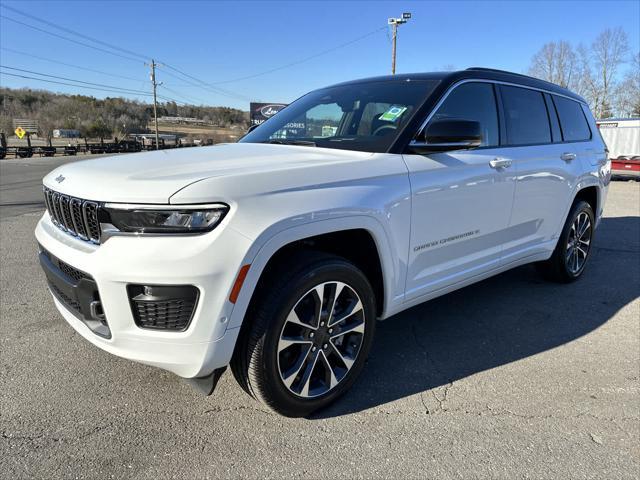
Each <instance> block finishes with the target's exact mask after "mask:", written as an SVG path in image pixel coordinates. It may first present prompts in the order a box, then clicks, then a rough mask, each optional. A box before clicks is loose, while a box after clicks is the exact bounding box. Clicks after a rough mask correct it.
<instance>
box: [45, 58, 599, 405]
mask: <svg viewBox="0 0 640 480" xmlns="http://www.w3.org/2000/svg"><path fill="white" fill-rule="evenodd" d="M609 180H610V163H609V162H608V160H607V157H606V154H605V146H604V144H603V142H602V140H601V137H600V135H598V134H597V133H596V125H595V122H594V119H593V116H592V115H591V113H590V111H589V109H588V107H587V104H586V103H585V101H584V100H583V99H582V98H581V97H579V96H578V95H576V94H574V93H572V92H570V91H568V90H565V89H563V88H560V87H558V86H556V85H552V84H550V83H546V82H542V81H539V80H535V79H533V78H530V77H526V76H522V75H517V74H512V73H508V72H502V71H495V70H489V69H481V68H472V69H468V70H465V71H460V72H453V73H426V74H413V75H395V76H389V77H379V78H370V79H365V80H358V81H353V82H348V83H342V84H339V85H335V86H332V87H327V88H323V89H320V90H317V91H314V92H311V93H309V94H307V95H305V96H303V97H301V98H300V99H298V100H297V101H295V102H294V103H292V104H291V105H289V106H288V107H286V108H284V109H283V110H282V111H280V112H279V113H277V114H276V115H275V116H273V117H272V118H270V119H269V120H267V121H266V122H265V123H263V124H262V125H260V126H259V127H258V128H255V129H254V130H252V131H250V132H249V133H248V134H247V135H246V136H245V137H244V138H242V139H241V140H240V141H239V143H235V144H224V145H215V146H211V147H202V148H198V149H189V150H173V151H154V152H145V153H136V154H131V155H122V156H114V157H108V158H101V159H95V160H88V161H82V162H77V163H72V164H67V165H64V166H62V167H60V168H58V169H56V170H55V171H53V172H52V173H50V174H49V175H47V176H46V177H45V178H44V195H45V199H46V205H47V212H46V213H45V214H44V216H43V217H42V219H41V220H40V222H39V223H38V226H37V228H36V232H35V233H36V237H37V240H38V243H39V246H40V262H41V264H42V267H43V269H44V272H45V274H46V278H47V281H48V285H49V288H50V290H51V293H52V295H53V299H54V302H55V305H56V307H57V308H58V310H59V311H60V312H61V314H62V315H63V316H64V318H65V319H66V320H67V322H68V323H69V324H71V326H72V327H73V328H74V329H76V330H77V331H78V332H79V333H80V334H81V335H82V336H83V337H84V338H86V339H87V340H89V341H90V342H92V343H93V344H94V345H96V346H98V347H100V348H102V349H104V350H106V351H108V352H111V353H113V354H115V355H118V356H121V357H125V358H128V359H131V360H135V361H138V362H142V363H145V364H148V365H154V366H157V367H160V368H163V369H166V370H169V371H171V372H173V373H175V374H176V375H179V376H180V377H183V378H186V379H189V381H190V382H191V383H193V384H194V385H195V386H197V387H199V388H200V389H201V390H203V391H204V392H205V393H211V392H212V391H213V389H214V387H215V384H216V381H217V380H218V378H219V377H220V375H221V373H222V372H223V371H224V370H225V369H226V367H227V366H229V365H230V366H231V370H232V371H233V374H234V376H235V377H236V379H237V380H238V382H239V383H240V385H241V386H242V387H243V388H244V390H246V392H248V393H249V394H250V395H252V396H253V397H255V398H256V399H258V400H260V401H262V402H264V403H265V404H266V405H268V406H269V407H271V408H272V409H273V410H275V411H277V412H279V413H281V414H284V415H288V416H303V415H308V414H309V413H311V412H313V411H314V410H316V409H318V408H320V407H323V406H325V405H327V404H328V403H330V402H332V401H333V400H335V399H336V398H337V397H339V396H340V395H342V394H343V393H344V392H345V391H346V390H347V389H349V387H350V386H351V385H352V384H353V382H354V381H355V379H356V377H357V375H358V373H359V372H360V370H361V369H362V367H363V365H364V362H365V359H366V357H367V354H368V353H369V349H370V348H371V343H372V339H373V335H374V330H375V325H376V320H383V319H386V318H389V317H392V316H393V315H395V314H397V313H398V312H401V311H403V310H405V309H407V308H409V307H411V306H414V305H416V304H419V303H421V302H424V301H426V300H429V299H431V298H434V297H437V296H440V295H443V294H446V293H447V292H450V291H452V290H455V289H458V288H461V287H463V286H465V285H469V284H471V283H474V282H477V281H479V280H482V279H484V278H487V277H489V276H491V275H495V274H497V273H499V272H502V271H505V270H507V269H511V268H513V267H516V266H518V265H522V264H526V263H534V262H535V263H536V264H537V265H538V266H539V268H540V270H541V271H542V272H543V273H544V274H545V275H546V276H547V277H549V278H551V279H554V280H558V281H562V282H570V281H573V280H576V279H577V278H579V277H580V276H581V275H582V274H583V272H584V270H585V265H586V264H587V260H588V258H589V253H590V252H591V246H592V242H593V235H594V230H595V228H596V226H597V225H598V222H599V220H600V218H601V215H602V209H603V205H604V202H605V198H606V194H607V186H608V184H609Z"/></svg>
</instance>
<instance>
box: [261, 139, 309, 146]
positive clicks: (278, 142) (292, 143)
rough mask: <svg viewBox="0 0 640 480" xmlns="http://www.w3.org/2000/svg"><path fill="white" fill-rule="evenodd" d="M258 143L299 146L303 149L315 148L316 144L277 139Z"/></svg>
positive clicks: (305, 141) (306, 141) (307, 141)
mask: <svg viewBox="0 0 640 480" xmlns="http://www.w3.org/2000/svg"><path fill="white" fill-rule="evenodd" d="M260 143H276V144H278V145H301V146H303V147H316V146H317V145H316V142H312V141H311V140H282V139H279V138H272V139H270V140H265V141H264V142H260Z"/></svg>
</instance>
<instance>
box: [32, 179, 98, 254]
mask: <svg viewBox="0 0 640 480" xmlns="http://www.w3.org/2000/svg"><path fill="white" fill-rule="evenodd" d="M44 200H45V204H46V206H47V211H48V212H49V215H50V216H51V221H52V222H53V223H54V224H55V225H56V226H57V227H58V228H59V229H61V230H63V231H65V232H67V233H69V234H71V235H73V236H74V237H78V238H80V239H82V240H85V241H87V242H92V243H100V221H99V220H98V208H99V207H98V203H96V202H92V201H90V200H83V199H81V198H75V197H70V196H68V195H63V194H61V193H58V192H54V191H53V190H51V189H49V188H46V187H44Z"/></svg>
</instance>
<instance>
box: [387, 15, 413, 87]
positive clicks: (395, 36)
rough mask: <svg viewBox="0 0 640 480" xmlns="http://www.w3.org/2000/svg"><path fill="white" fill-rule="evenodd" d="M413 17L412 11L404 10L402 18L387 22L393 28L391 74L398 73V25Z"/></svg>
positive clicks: (391, 19)
mask: <svg viewBox="0 0 640 480" xmlns="http://www.w3.org/2000/svg"><path fill="white" fill-rule="evenodd" d="M410 18H411V13H409V12H404V13H403V14H402V17H400V18H390V19H389V20H388V21H387V23H388V24H389V25H391V28H392V29H393V37H392V46H391V75H395V74H396V43H397V40H398V25H402V24H403V23H407V21H408V20H409V19H410Z"/></svg>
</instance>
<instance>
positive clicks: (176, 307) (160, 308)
mask: <svg viewBox="0 0 640 480" xmlns="http://www.w3.org/2000/svg"><path fill="white" fill-rule="evenodd" d="M127 293H128V295H129V303H130V304H131V313H132V315H133V319H134V321H135V323H136V325H137V326H138V327H140V328H145V329H153V330H169V331H174V332H181V331H184V330H186V329H187V328H188V327H189V323H190V322H191V319H192V318H193V314H194V312H195V310H196V305H197V304H198V295H199V291H198V289H197V288H196V287H194V286H193V285H127Z"/></svg>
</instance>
